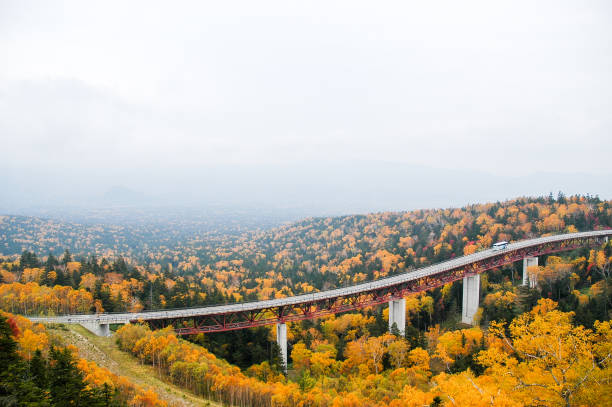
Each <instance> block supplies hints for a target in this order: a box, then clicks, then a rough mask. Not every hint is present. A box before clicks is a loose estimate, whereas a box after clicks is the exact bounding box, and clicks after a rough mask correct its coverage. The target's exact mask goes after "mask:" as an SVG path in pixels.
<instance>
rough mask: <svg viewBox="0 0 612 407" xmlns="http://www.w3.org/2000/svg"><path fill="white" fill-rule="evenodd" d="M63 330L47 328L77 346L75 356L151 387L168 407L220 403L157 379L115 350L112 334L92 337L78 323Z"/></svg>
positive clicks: (124, 354)
mask: <svg viewBox="0 0 612 407" xmlns="http://www.w3.org/2000/svg"><path fill="white" fill-rule="evenodd" d="M66 327H67V330H64V329H49V331H50V332H53V333H54V334H57V335H59V336H61V337H62V339H63V340H64V341H65V343H66V344H71V345H74V346H76V347H77V348H78V349H79V356H81V357H82V358H84V359H87V360H92V361H94V362H96V363H97V364H98V365H100V366H103V367H105V368H107V369H109V370H110V371H111V372H113V373H115V374H118V375H121V376H126V377H127V378H129V379H130V380H131V381H133V382H134V383H137V384H139V385H141V386H145V387H154V388H155V390H156V391H157V393H158V394H159V395H160V397H161V398H163V399H164V400H166V401H167V402H168V404H169V405H171V406H185V407H201V406H205V407H215V406H220V404H218V403H216V402H213V401H210V400H205V399H203V398H201V397H198V396H195V395H194V394H192V393H190V392H189V391H187V390H185V389H181V388H180V387H177V386H175V385H173V384H171V383H167V382H164V381H163V380H161V379H159V378H158V377H157V375H156V373H155V371H154V369H153V368H152V367H151V366H149V365H143V364H140V363H139V361H138V360H137V359H136V358H134V357H133V356H131V355H128V354H127V353H125V352H123V351H121V350H119V348H118V347H117V345H116V344H115V342H114V339H113V338H112V337H110V338H104V337H100V336H95V335H93V334H92V333H91V332H89V331H87V330H86V329H85V328H83V327H81V326H79V325H68V326H66Z"/></svg>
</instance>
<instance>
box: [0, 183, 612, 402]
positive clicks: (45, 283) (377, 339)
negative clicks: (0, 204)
mask: <svg viewBox="0 0 612 407" xmlns="http://www.w3.org/2000/svg"><path fill="white" fill-rule="evenodd" d="M609 228H612V201H605V200H601V199H599V198H598V197H596V196H589V195H586V196H581V195H575V196H564V195H563V194H562V193H559V194H558V195H557V196H553V195H552V194H550V195H546V196H542V197H534V198H528V197H520V198H516V199H512V200H508V201H504V202H492V203H481V204H473V205H469V206H465V207H461V208H446V209H421V210H413V211H404V212H378V213H370V214H364V215H349V216H337V217H315V218H306V219H302V220H297V221H291V220H287V219H281V218H274V219H272V218H266V219H264V220H262V221H261V222H258V221H257V220H256V219H255V220H254V219H248V220H247V219H245V218H240V219H229V220H228V219H225V220H223V221H214V222H212V221H208V220H205V221H203V220H200V221H197V222H195V221H194V222H185V221H184V220H181V219H180V216H176V217H173V218H171V219H165V220H163V219H162V220H160V219H156V220H153V219H145V220H142V221H139V222H131V223H130V222H120V221H117V222H114V223H113V222H112V221H110V220H105V221H103V222H101V221H99V219H98V220H97V221H96V219H93V220H91V219H90V220H89V221H84V222H76V221H69V220H65V219H58V218H51V217H48V218H46V217H28V216H12V215H4V216H0V366H1V370H0V405H20V406H21V405H23V406H25V405H28V406H34V405H41V406H47V405H49V406H51V405H92V406H93V405H95V406H98V405H99V406H109V405H113V406H172V405H197V403H198V402H194V401H189V400H190V399H189V400H187V399H184V400H177V399H176V398H169V397H167V395H166V394H165V393H164V392H161V391H160V389H159V388H157V387H156V386H155V385H150V384H143V383H140V382H138V380H135V379H132V378H130V377H128V376H129V375H126V376H124V375H121V374H118V373H117V371H115V370H113V367H112V365H110V364H109V365H108V366H105V362H104V360H98V361H94V360H89V359H88V355H87V354H86V353H84V351H83V349H80V348H79V346H75V345H74V343H71V342H70V340H67V338H71V337H74V336H75V335H76V334H74V331H72V330H73V329H74V328H73V327H72V326H59V325H46V326H45V325H42V324H33V323H32V322H30V321H29V320H28V319H27V318H25V316H53V315H63V314H74V313H107V312H137V311H142V310H162V309H173V308H183V307H195V306H206V305H213V304H228V303H240V302H245V301H255V300H265V299H276V298H283V297H289V296H294V295H298V294H304V293H312V292H318V291H324V290H328V289H332V288H337V287H344V286H349V285H353V284H356V283H360V282H367V281H373V280H377V279H380V278H384V277H388V276H394V275H398V274H400V273H409V272H411V271H412V270H415V269H417V268H419V267H423V266H426V265H431V264H435V263H438V262H441V261H444V260H448V259H452V258H455V257H458V256H463V255H467V254H472V253H476V252H478V251H480V250H484V249H488V248H490V247H491V245H492V244H493V243H495V242H499V241H510V242H514V241H519V240H523V239H529V238H533V237H539V236H549V235H554V234H561V233H573V232H578V231H590V230H601V229H609ZM611 263H612V243H610V242H609V243H606V244H603V245H601V246H599V247H594V248H581V249H577V250H573V251H568V252H563V253H561V254H551V255H544V256H541V257H540V258H539V265H538V266H535V267H532V268H530V276H531V278H532V279H533V281H534V282H535V284H533V285H532V286H531V287H530V286H524V285H522V278H523V277H522V264H519V263H515V264H510V265H506V266H502V267H499V268H495V269H493V270H489V271H487V272H485V273H483V274H481V283H480V284H481V285H480V303H479V304H480V307H479V308H478V311H477V312H476V315H475V317H474V324H473V325H467V324H463V323H461V315H460V314H461V304H462V283H461V281H457V282H454V283H449V284H446V285H444V286H442V287H439V288H435V289H433V290H429V291H423V292H421V293H419V294H416V295H413V296H409V297H407V298H406V299H405V300H406V330H405V332H400V331H398V330H396V329H391V331H390V330H389V323H388V320H389V311H388V308H387V307H386V306H382V305H381V306H373V307H368V308H364V309H362V310H359V311H354V312H346V313H341V314H337V315H333V316H328V317H322V318H317V319H312V320H304V321H300V322H293V323H288V335H287V336H288V343H289V349H288V361H287V369H286V370H285V369H284V367H283V363H282V360H281V359H282V356H281V355H280V353H279V348H278V346H277V344H276V343H275V340H276V337H275V332H274V326H263V327H257V328H249V329H244V330H237V331H232V332H220V333H206V334H202V333H200V334H197V335H188V336H179V335H177V334H176V333H175V332H174V331H173V329H172V327H167V328H165V329H155V327H153V326H149V325H147V324H146V323H140V324H128V325H124V326H111V330H112V331H113V334H112V337H111V342H109V344H110V345H109V346H113V347H114V348H113V349H114V352H116V353H117V354H121V355H122V357H125V358H130V360H131V359H133V360H134V362H135V364H136V366H141V367H142V368H143V369H144V368H146V369H150V370H149V371H150V372H151V375H153V376H155V377H156V380H160V381H161V382H163V383H167V385H168V386H174V387H173V388H177V389H181V391H184V392H186V394H189V395H191V396H193V397H194V399H195V400H199V402H201V405H207V404H206V403H208V405H228V406H257V407H259V406H266V407H267V406H270V407H271V406H275V407H281V406H291V407H294V406H302V407H358V406H371V407H383V406H392V407H409V406H411V407H412V406H414V407H417V406H508V407H509V406H592V405H600V406H604V405H612V326H611V324H610V317H611V316H612V267H611ZM71 335H72V336H71ZM79 335H81V334H79ZM191 396H190V397H191ZM75 400H76V401H77V402H75ZM75 403H76V404H75ZM193 403H195V404H193Z"/></svg>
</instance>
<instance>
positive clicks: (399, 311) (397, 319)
mask: <svg viewBox="0 0 612 407" xmlns="http://www.w3.org/2000/svg"><path fill="white" fill-rule="evenodd" d="M393 324H396V326H397V329H398V330H399V331H400V334H402V336H403V335H404V334H405V333H406V300H405V299H403V298H400V299H399V300H391V301H389V331H391V327H392V326H393Z"/></svg>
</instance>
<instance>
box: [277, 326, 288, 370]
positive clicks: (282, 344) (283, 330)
mask: <svg viewBox="0 0 612 407" xmlns="http://www.w3.org/2000/svg"><path fill="white" fill-rule="evenodd" d="M276 343H277V344H278V347H279V348H280V351H281V357H282V359H283V360H282V361H281V363H282V365H283V370H284V371H285V372H287V324H284V323H281V322H279V323H277V324H276Z"/></svg>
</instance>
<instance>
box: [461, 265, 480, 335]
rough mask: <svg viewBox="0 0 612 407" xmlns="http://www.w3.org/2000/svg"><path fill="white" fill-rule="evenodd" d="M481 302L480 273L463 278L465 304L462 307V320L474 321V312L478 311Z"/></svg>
mask: <svg viewBox="0 0 612 407" xmlns="http://www.w3.org/2000/svg"><path fill="white" fill-rule="evenodd" d="M479 302H480V274H476V275H475V276H467V277H464V278H463V306H462V308H461V322H463V323H464V324H472V323H474V314H476V311H478V305H479Z"/></svg>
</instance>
